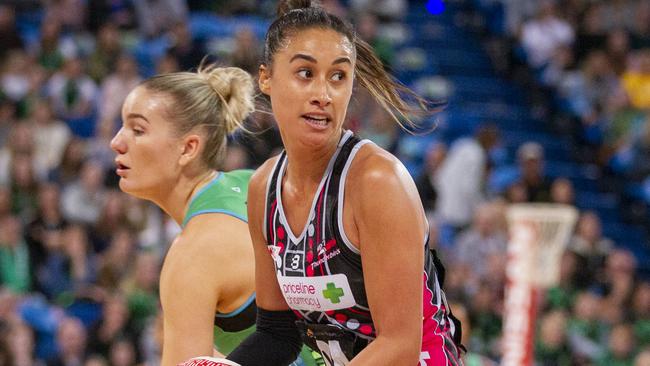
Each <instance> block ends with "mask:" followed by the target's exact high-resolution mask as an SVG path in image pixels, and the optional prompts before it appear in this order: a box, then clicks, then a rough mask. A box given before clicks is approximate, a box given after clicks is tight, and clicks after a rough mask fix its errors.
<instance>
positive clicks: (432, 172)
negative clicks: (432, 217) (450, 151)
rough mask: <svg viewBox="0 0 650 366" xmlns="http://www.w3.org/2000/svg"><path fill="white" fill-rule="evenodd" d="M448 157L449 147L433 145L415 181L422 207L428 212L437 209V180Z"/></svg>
mask: <svg viewBox="0 0 650 366" xmlns="http://www.w3.org/2000/svg"><path fill="white" fill-rule="evenodd" d="M446 155H447V145H445V144H444V143H442V142H439V141H436V142H433V143H431V144H430V145H429V146H428V148H427V150H426V155H425V158H424V167H423V169H422V173H420V176H419V177H418V178H417V179H416V180H415V186H416V187H417V188H418V193H419V194H420V200H421V201H422V207H424V210H425V211H427V212H429V211H433V210H434V209H435V207H436V201H437V199H438V193H437V192H436V187H435V180H436V175H437V174H438V170H439V169H440V166H442V163H443V162H444V161H445V157H446Z"/></svg>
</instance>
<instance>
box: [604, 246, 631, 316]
mask: <svg viewBox="0 0 650 366" xmlns="http://www.w3.org/2000/svg"><path fill="white" fill-rule="evenodd" d="M636 269H637V261H636V258H635V257H634V255H633V254H632V253H630V252H629V251H627V250H624V249H615V250H612V251H611V252H610V254H609V255H608V256H607V259H606V262H605V275H604V276H603V277H604V278H603V279H600V281H599V282H600V283H599V286H600V289H601V291H602V292H603V293H604V294H605V304H604V305H605V306H607V307H609V309H605V310H608V311H610V312H609V313H608V312H607V311H604V316H606V318H604V320H605V321H609V322H610V323H614V322H616V321H617V320H619V319H620V320H622V319H623V318H624V317H625V316H626V312H627V310H628V309H629V305H630V303H631V300H632V295H633V291H634V286H635V283H636V273H635V272H636Z"/></svg>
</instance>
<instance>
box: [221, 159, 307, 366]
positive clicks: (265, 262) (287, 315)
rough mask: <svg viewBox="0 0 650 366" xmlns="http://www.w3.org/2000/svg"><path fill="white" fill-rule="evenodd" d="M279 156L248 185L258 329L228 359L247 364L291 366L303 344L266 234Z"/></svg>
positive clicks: (248, 365)
mask: <svg viewBox="0 0 650 366" xmlns="http://www.w3.org/2000/svg"><path fill="white" fill-rule="evenodd" d="M276 159H277V158H276ZM276 159H271V160H269V161H267V162H266V163H265V164H264V165H262V166H261V167H260V168H259V169H258V170H257V171H256V172H255V174H253V177H252V178H251V181H250V183H249V187H248V228H249V231H250V234H251V239H252V241H253V250H254V252H255V289H256V304H257V328H256V330H255V333H253V334H251V335H250V336H249V337H248V338H247V339H246V340H244V342H242V343H241V344H240V345H239V346H238V347H237V348H236V349H235V350H234V351H233V352H231V353H230V355H228V359H229V360H233V361H235V362H238V363H240V364H242V365H246V366H257V365H259V366H276V365H277V366H280V365H282V366H284V365H288V364H290V363H291V362H293V361H294V360H295V359H296V357H297V356H298V353H299V352H300V347H301V346H302V340H301V338H300V333H299V332H298V329H297V327H296V325H295V320H296V318H295V315H294V314H293V312H291V311H290V310H289V307H288V306H287V303H286V301H285V300H284V297H283V296H282V292H281V291H280V286H279V284H278V280H277V278H276V274H275V266H274V264H273V260H272V258H271V255H270V254H269V251H268V249H267V246H266V240H265V238H264V234H263V226H264V225H263V222H264V215H265V204H266V185H267V181H268V177H269V174H271V171H272V169H273V166H274V163H275V161H276Z"/></svg>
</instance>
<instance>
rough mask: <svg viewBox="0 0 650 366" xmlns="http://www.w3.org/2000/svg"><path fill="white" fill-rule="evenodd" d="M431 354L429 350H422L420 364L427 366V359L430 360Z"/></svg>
mask: <svg viewBox="0 0 650 366" xmlns="http://www.w3.org/2000/svg"><path fill="white" fill-rule="evenodd" d="M430 359H431V356H430V355H429V352H420V364H419V366H427V360H430Z"/></svg>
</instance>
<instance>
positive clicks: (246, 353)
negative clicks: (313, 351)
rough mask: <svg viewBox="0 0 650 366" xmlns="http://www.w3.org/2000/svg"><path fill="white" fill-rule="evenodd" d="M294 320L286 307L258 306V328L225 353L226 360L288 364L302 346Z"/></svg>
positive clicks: (252, 365)
mask: <svg viewBox="0 0 650 366" xmlns="http://www.w3.org/2000/svg"><path fill="white" fill-rule="evenodd" d="M295 320H296V319H295V315H294V314H293V313H292V312H291V311H289V310H287V311H269V310H265V309H262V308H257V329H256V330H255V332H254V333H253V334H251V335H250V336H249V337H248V338H246V339H245V340H244V341H243V342H242V343H241V344H240V345H239V346H238V347H237V348H236V349H235V350H234V351H232V352H231V353H230V354H229V355H228V359H229V360H232V361H235V362H237V363H239V364H242V365H246V366H287V365H289V364H290V363H291V362H293V361H294V360H295V359H296V357H298V353H299V352H300V348H301V347H302V340H301V338H300V333H299V332H298V329H297V328H296V325H295Z"/></svg>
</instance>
